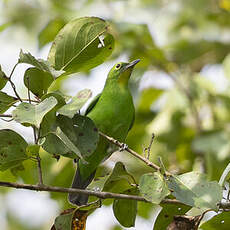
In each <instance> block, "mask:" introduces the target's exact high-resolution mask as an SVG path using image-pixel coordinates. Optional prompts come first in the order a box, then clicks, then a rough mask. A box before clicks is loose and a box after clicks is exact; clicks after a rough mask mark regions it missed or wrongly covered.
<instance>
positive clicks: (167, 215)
mask: <svg viewBox="0 0 230 230" xmlns="http://www.w3.org/2000/svg"><path fill="white" fill-rule="evenodd" d="M161 207H162V210H161V212H160V214H159V215H158V217H157V219H156V222H155V224H154V228H153V229H154V230H162V229H166V228H167V226H168V225H169V224H170V223H171V222H172V221H173V218H174V216H176V215H178V216H179V215H184V214H185V213H186V212H187V211H188V210H189V209H190V207H189V206H187V205H184V204H161Z"/></svg>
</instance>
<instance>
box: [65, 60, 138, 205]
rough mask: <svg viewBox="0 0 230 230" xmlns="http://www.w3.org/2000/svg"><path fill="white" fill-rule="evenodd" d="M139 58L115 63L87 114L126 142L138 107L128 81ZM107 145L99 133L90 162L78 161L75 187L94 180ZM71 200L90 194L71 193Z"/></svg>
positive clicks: (78, 201) (75, 201)
mask: <svg viewBox="0 0 230 230" xmlns="http://www.w3.org/2000/svg"><path fill="white" fill-rule="evenodd" d="M139 61H140V60H139V59H138V60H135V61H132V62H130V63H124V62H119V63H117V64H116V65H114V66H113V68H112V69H111V70H110V72H109V74H108V76H107V79H106V83H105V86H104V89H103V91H102V93H101V94H99V95H98V96H96V97H95V99H94V100H93V101H92V102H91V104H90V105H89V107H88V109H87V110H86V114H85V115H86V116H87V117H89V118H91V119H92V120H93V121H94V123H95V125H96V127H97V128H98V129H99V131H100V132H102V133H104V134H106V135H108V136H111V137H113V138H115V139H116V140H118V141H120V142H124V140H125V138H126V136H127V134H128V132H129V130H130V129H131V127H132V124H133V122H134V117H135V108H134V104H133V99H132V96H131V93H130V91H129V88H128V82H129V78H130V76H131V73H132V70H133V67H134V66H135V65H136V64H137V63H138V62H139ZM108 147H109V142H108V140H106V139H105V138H104V137H102V136H100V137H99V142H98V145H97V148H96V150H95V151H94V153H92V155H90V156H89V157H88V158H86V159H85V160H86V161H87V162H88V164H86V163H85V162H82V161H81V160H79V161H78V163H77V170H76V174H75V176H74V179H73V183H72V188H78V189H85V188H86V187H87V186H88V185H89V184H90V183H91V181H92V180H93V178H94V175H95V172H96V169H97V167H98V165H99V164H100V163H101V162H102V161H103V160H104V159H107V158H108V157H109V156H110V154H109V153H108V152H107V149H108ZM69 201H70V202H71V203H73V204H76V205H84V204H86V203H87V202H88V196H87V195H84V194H73V193H72V194H69Z"/></svg>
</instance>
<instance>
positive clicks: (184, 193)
mask: <svg viewBox="0 0 230 230" xmlns="http://www.w3.org/2000/svg"><path fill="white" fill-rule="evenodd" d="M169 188H170V189H171V190H173V193H172V194H173V195H174V196H175V197H176V199H178V200H179V201H181V202H183V203H184V204H187V205H190V206H192V207H197V208H202V209H213V210H218V206H217V204H218V203H219V202H220V201H221V199H222V189H221V186H220V185H219V184H218V183H217V182H216V181H212V182H208V181H206V180H205V176H204V174H200V173H198V172H189V173H185V174H182V175H179V176H170V177H169Z"/></svg>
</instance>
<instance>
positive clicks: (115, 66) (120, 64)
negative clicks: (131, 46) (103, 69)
mask: <svg viewBox="0 0 230 230" xmlns="http://www.w3.org/2000/svg"><path fill="white" fill-rule="evenodd" d="M127 64H128V63H127V62H117V63H116V64H115V65H114V66H113V69H121V68H122V67H123V66H126V65H127Z"/></svg>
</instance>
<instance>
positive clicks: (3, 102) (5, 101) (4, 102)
mask: <svg viewBox="0 0 230 230" xmlns="http://www.w3.org/2000/svg"><path fill="white" fill-rule="evenodd" d="M16 101H17V98H15V97H12V96H9V95H8V94H6V93H4V92H2V91H0V113H4V112H6V111H7V110H8V109H9V108H10V107H11V106H12V105H13V104H14V102H16Z"/></svg>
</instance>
